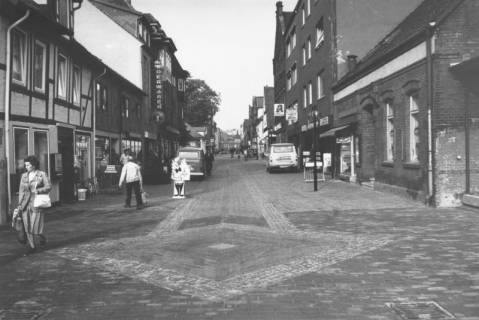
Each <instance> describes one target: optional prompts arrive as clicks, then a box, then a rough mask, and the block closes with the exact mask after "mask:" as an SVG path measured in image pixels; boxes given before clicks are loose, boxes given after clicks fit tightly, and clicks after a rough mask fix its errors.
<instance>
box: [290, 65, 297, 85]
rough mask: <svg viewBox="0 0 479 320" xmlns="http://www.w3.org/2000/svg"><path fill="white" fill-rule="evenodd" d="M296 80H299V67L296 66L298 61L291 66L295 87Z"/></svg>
mask: <svg viewBox="0 0 479 320" xmlns="http://www.w3.org/2000/svg"><path fill="white" fill-rule="evenodd" d="M296 82H298V68H297V67H296V63H295V64H293V66H292V67H291V87H293V86H294V85H295V84H296Z"/></svg>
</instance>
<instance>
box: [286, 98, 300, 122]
mask: <svg viewBox="0 0 479 320" xmlns="http://www.w3.org/2000/svg"><path fill="white" fill-rule="evenodd" d="M286 120H287V121H288V123H295V122H296V121H298V104H296V103H295V104H293V105H292V106H291V107H289V108H287V109H286Z"/></svg>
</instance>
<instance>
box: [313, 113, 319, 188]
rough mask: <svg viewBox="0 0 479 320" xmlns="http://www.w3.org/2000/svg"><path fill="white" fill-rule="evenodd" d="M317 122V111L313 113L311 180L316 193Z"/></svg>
mask: <svg viewBox="0 0 479 320" xmlns="http://www.w3.org/2000/svg"><path fill="white" fill-rule="evenodd" d="M317 120H318V111H317V110H314V111H313V121H314V123H313V159H314V160H313V161H314V167H313V179H314V191H318V172H317V170H316V147H317V146H316V140H317V139H316V122H317Z"/></svg>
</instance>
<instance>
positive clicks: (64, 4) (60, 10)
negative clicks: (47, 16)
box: [54, 0, 78, 29]
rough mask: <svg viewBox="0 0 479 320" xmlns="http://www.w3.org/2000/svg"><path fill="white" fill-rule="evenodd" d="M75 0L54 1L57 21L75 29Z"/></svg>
mask: <svg viewBox="0 0 479 320" xmlns="http://www.w3.org/2000/svg"><path fill="white" fill-rule="evenodd" d="M73 1H74V0H55V1H54V9H55V21H56V22H58V23H60V24H62V25H63V26H65V27H67V28H69V29H73V21H74V20H73V19H74V15H73ZM77 1H78V0H77Z"/></svg>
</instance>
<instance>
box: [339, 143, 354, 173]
mask: <svg viewBox="0 0 479 320" xmlns="http://www.w3.org/2000/svg"><path fill="white" fill-rule="evenodd" d="M338 143H339V144H340V149H339V150H340V152H339V160H340V161H339V173H340V174H343V175H350V174H351V138H350V137H347V138H338Z"/></svg>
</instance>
